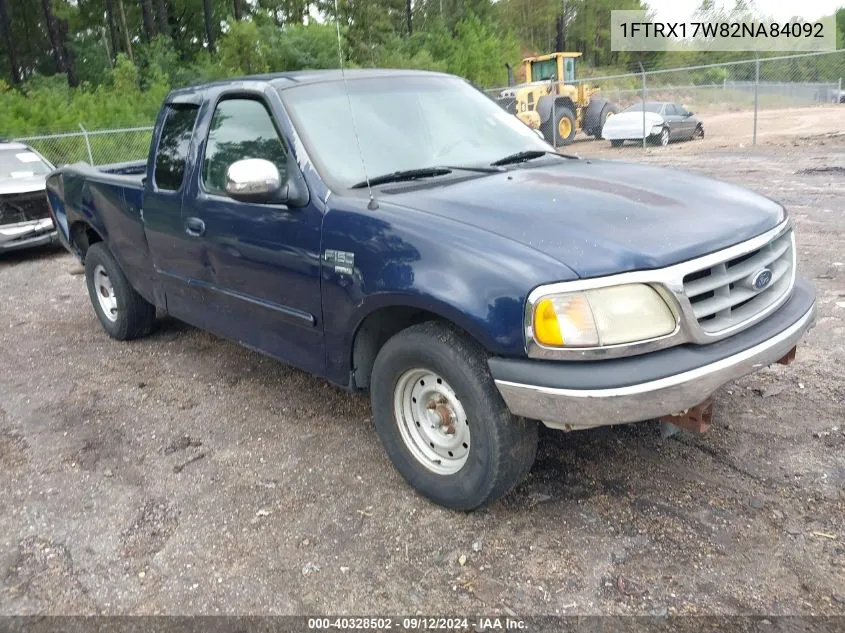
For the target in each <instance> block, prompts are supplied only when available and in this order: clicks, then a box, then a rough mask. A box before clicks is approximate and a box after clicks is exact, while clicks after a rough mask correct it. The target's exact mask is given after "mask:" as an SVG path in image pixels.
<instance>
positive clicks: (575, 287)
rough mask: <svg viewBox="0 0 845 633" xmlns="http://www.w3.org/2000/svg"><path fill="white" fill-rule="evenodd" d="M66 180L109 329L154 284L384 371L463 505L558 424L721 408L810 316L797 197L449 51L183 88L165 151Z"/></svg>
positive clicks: (204, 321) (346, 367) (409, 444)
mask: <svg viewBox="0 0 845 633" xmlns="http://www.w3.org/2000/svg"><path fill="white" fill-rule="evenodd" d="M47 187H48V197H49V202H50V206H51V212H52V214H53V216H54V219H55V222H56V226H57V227H58V228H59V233H60V239H61V240H62V241H63V243H64V244H65V246H66V247H67V248H68V249H69V250H70V251H71V252H72V253H75V254H76V255H77V256H78V257H79V258H80V260H82V261H83V262H84V265H85V272H86V279H87V287H88V292H89V294H90V298H91V303H92V304H93V307H94V311H95V312H96V314H97V316H98V318H99V321H100V322H101V324H102V326H103V327H104V328H105V330H106V332H108V334H109V335H111V336H112V337H114V338H116V339H131V338H133V337H138V336H141V335H144V334H146V333H148V332H150V330H151V328H152V326H153V321H154V318H155V315H156V309H157V308H158V309H160V310H162V311H166V312H167V313H168V314H170V315H172V316H173V317H175V318H177V319H179V320H182V321H185V322H188V323H190V324H193V325H195V326H197V327H199V328H203V329H205V330H208V331H210V332H214V333H217V334H219V335H221V336H223V337H228V338H231V339H234V340H236V341H238V342H240V343H242V344H243V345H246V346H248V347H251V348H254V349H256V350H258V351H260V352H262V353H264V354H268V355H270V356H272V357H274V358H277V359H279V360H281V361H283V362H285V363H288V364H291V365H294V366H296V367H299V368H301V369H303V370H305V371H307V372H310V373H313V374H317V375H319V376H322V377H324V378H325V379H326V380H328V381H329V382H331V383H334V384H336V385H340V386H341V387H344V388H346V389H348V390H351V391H356V392H357V391H368V392H369V395H370V399H371V404H372V409H373V419H374V424H375V428H376V431H377V434H378V436H379V438H380V439H381V441H382V443H383V445H384V448H385V450H386V452H387V454H388V455H389V457H390V459H391V460H392V461H393V463H394V465H395V466H396V468H397V469H398V470H399V471H400V472H401V473H402V475H403V476H404V477H405V478H406V479H407V480H408V482H409V483H410V484H411V485H412V486H413V487H414V488H416V489H417V490H418V491H419V492H421V493H422V494H423V495H425V496H426V497H428V498H429V499H432V500H433V501H435V502H437V503H439V504H442V505H444V506H447V507H451V508H456V509H464V510H470V509H474V508H478V507H480V506H483V505H485V504H488V503H490V502H491V501H493V500H495V499H497V498H498V497H500V496H501V495H503V494H504V493H505V492H507V491H508V490H509V489H511V488H512V487H513V486H514V485H516V484H517V483H518V482H519V481H520V480H522V479H523V478H524V477H525V475H526V474H527V473H528V472H529V470H530V468H531V465H532V462H533V460H534V456H535V451H536V447H537V441H538V424H539V423H544V424H546V425H547V426H550V427H552V428H559V429H565V430H575V429H586V428H591V427H596V426H601V425H611V424H620V423H628V422H636V421H640V420H647V419H654V418H663V419H664V420H670V421H674V422H676V424H677V426H680V427H686V428H692V429H697V430H700V429H703V428H704V427H705V426H706V425H707V423H708V422H709V414H710V411H711V410H712V409H711V405H710V402H711V399H710V398H711V396H712V394H713V393H714V392H715V391H716V390H717V389H718V388H719V387H720V386H721V385H723V384H725V383H726V382H729V381H731V380H733V379H735V378H738V377H740V376H743V375H746V374H748V373H751V372H753V371H755V370H758V369H760V368H762V367H765V366H767V365H770V364H773V363H776V362H778V361H780V362H784V363H786V362H788V361H790V360H791V359H792V358H793V357H794V351H795V347H796V344H797V343H798V341H799V339H800V338H801V337H802V335H803V334H804V333H805V331H807V330H808V329H809V328H810V327H811V325H812V324H813V321H814V318H815V297H814V291H813V289H812V288H811V286H810V285H809V284H808V283H807V282H805V281H803V280H802V279H800V278H799V277H797V276H796V247H795V237H794V234H793V227H792V225H791V223H790V219H789V217H788V215H787V212H786V211H785V210H784V208H783V207H782V206H781V205H780V204H778V203H776V202H774V201H772V200H770V199H768V198H765V197H763V196H761V195H758V194H755V193H752V192H750V191H747V190H745V189H742V188H740V187H738V186H734V185H730V184H726V183H721V182H716V181H713V180H709V179H707V178H703V177H700V176H695V175H691V174H686V173H682V172H680V171H674V170H666V169H658V168H654V167H649V166H645V165H638V164H626V163H623V162H608V161H600V160H583V159H579V158H577V157H572V156H567V155H563V154H559V153H556V152H555V151H554V150H553V148H552V147H550V146H549V145H547V144H546V143H545V142H544V141H543V140H542V139H540V138H538V137H537V135H536V134H535V133H534V131H532V130H530V129H529V128H528V127H526V126H524V125H523V124H522V123H521V122H519V121H518V120H517V119H516V118H514V117H512V116H510V115H508V114H507V113H505V112H504V111H502V110H501V109H500V108H499V107H498V106H497V105H496V104H495V103H494V102H493V101H491V100H490V99H488V98H487V97H485V96H484V95H483V94H482V93H480V92H479V91H477V90H476V89H475V88H473V87H472V86H471V85H470V84H468V83H467V82H465V81H464V80H462V79H459V78H457V77H453V76H449V75H444V74H439V73H428V72H419V71H405V70H391V71H386V70H384V71H378V70H357V71H348V72H346V74H345V75H343V73H339V72H338V71H319V72H317V71H315V72H301V73H290V74H276V75H267V76H259V77H247V78H242V79H237V80H231V81H224V82H220V83H214V84H210V85H205V86H200V87H194V88H188V89H180V90H175V91H173V92H172V93H171V94H170V95H169V96H168V97H167V99H166V101H165V103H164V105H163V107H162V110H161V113H160V115H159V117H158V120H157V122H156V125H155V130H154V133H153V141H152V145H151V148H150V156H149V160H148V162H147V163H146V164H142V163H136V164H133V163H130V164H124V165H120V166H117V167H114V166H112V167H110V168H108V169H99V170H98V169H95V168H93V167H90V166H88V165H77V166H69V167H64V168H61V169H58V170H56V171H54V172H53V173H52V174H51V175H50V176H49V178H48V185H47ZM667 416H668V417H667ZM338 431H339V432H342V430H341V429H338ZM352 450H354V449H352Z"/></svg>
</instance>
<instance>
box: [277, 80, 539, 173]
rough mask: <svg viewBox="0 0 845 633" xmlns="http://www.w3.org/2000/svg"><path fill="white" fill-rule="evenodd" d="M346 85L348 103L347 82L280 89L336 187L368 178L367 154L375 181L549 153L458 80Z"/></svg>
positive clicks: (533, 136)
mask: <svg viewBox="0 0 845 633" xmlns="http://www.w3.org/2000/svg"><path fill="white" fill-rule="evenodd" d="M347 84H348V86H349V97H348V98H347V95H346V92H345V90H344V84H343V82H342V81H328V82H321V83H314V84H305V85H302V86H296V87H293V88H284V89H282V90H280V94H281V96H282V100H283V101H284V103H285V106H286V108H287V110H288V113H289V115H290V117H291V119H293V122H294V123H295V125H296V128H297V131H298V132H299V134H300V136H301V137H302V140H303V142H304V143H305V146H306V148H307V149H308V152H309V154H310V155H311V158H312V159H313V160H314V162H315V163H316V166H317V169H318V171H319V172H320V174H321V175H322V177H323V178H324V179H325V180H326V181H327V182H328V183H329V184H330V185H332V186H333V187H340V188H347V187H350V186H351V185H353V184H355V183H359V182H361V181H363V180H364V179H365V174H364V166H363V165H362V156H361V154H363V164H364V165H366V172H367V175H368V176H370V177H377V176H381V175H383V174H389V173H393V172H397V171H404V170H409V169H424V168H429V167H433V166H440V165H448V166H451V167H460V166H479V165H489V163H491V162H492V161H495V160H497V159H500V158H502V157H503V156H507V155H510V154H513V153H515V152H521V151H526V150H541V151H549V150H550V149H551V148H550V147H549V146H548V145H547V144H546V143H545V142H544V141H543V140H541V139H540V138H539V137H538V136H537V134H536V133H535V132H534V131H533V130H531V129H530V128H529V127H527V126H526V125H524V124H523V123H522V122H520V121H519V120H518V119H517V118H516V117H514V116H513V115H511V114H508V113H507V112H505V111H504V110H502V109H501V108H500V107H499V106H498V105H497V104H496V103H495V102H493V101H492V100H491V99H489V98H487V97H485V96H484V95H483V94H482V93H481V92H479V91H478V90H476V89H475V88H473V87H472V86H470V85H469V84H467V83H466V82H464V81H463V80H460V79H457V78H454V77H446V76H438V75H430V76H425V75H419V76H404V77H367V78H363V79H359V78H355V79H349V80H348V81H347ZM350 104H351V108H352V112H353V113H354V119H353V116H351V114H350ZM353 121H354V128H353ZM353 129H354V130H355V131H357V133H358V138H359V139H360V143H361V153H359V151H358V144H357V142H356V140H355V134H354V132H353Z"/></svg>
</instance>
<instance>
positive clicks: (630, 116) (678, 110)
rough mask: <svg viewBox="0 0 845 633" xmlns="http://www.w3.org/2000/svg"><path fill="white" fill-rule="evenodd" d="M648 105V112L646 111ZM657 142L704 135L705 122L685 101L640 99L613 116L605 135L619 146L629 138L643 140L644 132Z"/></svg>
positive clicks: (605, 129) (648, 137) (607, 125)
mask: <svg viewBox="0 0 845 633" xmlns="http://www.w3.org/2000/svg"><path fill="white" fill-rule="evenodd" d="M643 109H645V112H643ZM644 133H645V137H646V140H648V142H649V143H652V144H653V145H668V144H669V142H670V141H678V140H682V139H693V138H703V137H704V123H702V122H701V119H699V118H698V117H696V116H695V115H694V114H693V113H692V112H689V111H687V109H686V108H684V107H683V106H682V105H679V104H677V103H672V102H665V101H647V102H646V103H645V108H643V104H642V103H637V104H634V105H632V106H631V107H629V108H626V109H625V110H623V111H622V112H620V113H619V114H614V115H613V116H612V117H609V118H608V119H607V121H606V122H605V124H604V127H603V128H602V138H603V139H605V140H608V141H610V144H611V145H612V146H613V147H619V146H621V145H622V143H624V142H625V141H640V142H642V139H643V134H644Z"/></svg>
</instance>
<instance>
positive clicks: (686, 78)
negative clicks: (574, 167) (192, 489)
mask: <svg viewBox="0 0 845 633" xmlns="http://www.w3.org/2000/svg"><path fill="white" fill-rule="evenodd" d="M843 79H845V50H838V51H832V52H828V53H813V54H803V55H791V56H778V57H767V58H757V59H748V60H744V61H738V62H727V63H720V64H707V65H700V66H689V67H684V68H673V69H665V70H650V71H646V70H643V71H642V72H639V73H627V74H616V75H601V74H596V76H590V77H584V78H581V79H579V80H578V81H576V82H574V84H573V85H575V86H577V85H578V84H581V83H583V84H584V85H585V87H589V88H595V89H598V90H599V92H600V97H601V98H602V99H606V100H607V101H609V102H610V103H611V104H613V105H614V106H615V108H616V109H617V110H618V111H620V112H621V111H623V110H624V109H626V108H629V107H633V108H636V109H637V110H641V109H642V108H643V104H644V103H645V102H647V101H657V102H674V103H677V104H679V105H681V106H682V107H683V108H686V109H687V110H690V111H693V112H694V113H695V114H696V115H697V116H699V117H700V118H701V119H703V120H704V122H705V127H709V128H711V129H713V131H715V132H716V133H717V134H718V135H720V136H723V137H725V138H726V139H730V140H734V141H737V142H739V143H744V142H746V141H747V142H749V143H750V144H752V145H753V144H756V142H757V136H758V132H760V131H761V128H765V129H764V130H763V131H764V132H766V133H774V134H779V135H785V136H789V135H794V134H799V133H800V132H802V131H809V132H810V133H812V130H807V126H806V125H803V123H802V124H801V125H792V124H790V123H789V120H790V119H789V117H786V118H784V119H783V120H782V121H780V122H779V121H778V114H777V113H778V112H779V111H791V110H793V109H796V108H813V107H815V108H818V109H819V111H818V112H819V115H820V116H823V117H827V120H826V121H824V122H823V125H821V126H820V127H819V131H823V130H824V129H827V128H829V129H830V130H833V131H843V130H845V90H843ZM543 83H545V85H547V86H548V88H549V89H551V88H552V83H551V82H550V81H549V82H541V83H540V84H538V85H542V84H543ZM486 93H487V95H488V96H490V97H491V98H493V99H494V100H496V101H497V102H498V103H499V104H500V105H501V106H502V107H503V108H505V109H506V110H508V111H511V112H516V111H517V110H523V111H524V110H530V109H532V108H536V107H537V104H536V103H533V102H526V101H525V100H522V99H519V98H518V97H519V86H511V87H502V88H495V89H491V90H487V91H486ZM837 105H840V106H841V110H840V109H838V108H836V107H835V106H837ZM555 107H556V109H555V111H553V112H552V117H553V119H552V120H557V118H555V117H557V116H558V115H559V114H560V113H559V111H558V110H557V107H559V106H555ZM763 113H767V114H766V116H765V117H763V116H762V114H763ZM787 114H789V113H788V112H787ZM725 115H729V116H725ZM708 119H711V120H712V122H713V123H714V125H711V126H708V125H707V120H708ZM723 122H724V123H725V125H724V127H720V126H721V124H722V123H723ZM585 125H589V126H591V127H592V128H593V129H591V130H589V131H590V132H593V133H595V132H599V134H598V136H599V137H600V136H601V133H600V130H597V129H595V128H596V126H595V124H594V122H587V121H586V120H585ZM553 127H554V126H549V125H545V126H541V130H544V131H546V132H549V131H550V132H552V133H553V134H554V136H555V137H557V130H555V129H552V128H553ZM579 131H580V132H582V133H583V130H579ZM650 131H651V130H650V129H649V130H646V131H645V132H646V135H649V133H650ZM638 133H639V135H640V138H639V140H640V141H641V140H642V134H643V132H642V131H639V132H638ZM547 138H548V133H547ZM550 140H551V139H550ZM649 140H653V139H652V138H649ZM555 144H556V145H561V144H562V143H561V142H557V143H555Z"/></svg>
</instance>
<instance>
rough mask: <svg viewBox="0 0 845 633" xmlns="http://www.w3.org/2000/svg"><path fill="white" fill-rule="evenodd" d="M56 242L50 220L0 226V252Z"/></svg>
mask: <svg viewBox="0 0 845 633" xmlns="http://www.w3.org/2000/svg"><path fill="white" fill-rule="evenodd" d="M56 241H58V233H57V231H56V227H55V226H54V225H53V220H52V219H51V218H44V219H41V220H30V221H28V222H17V223H15V224H0V252H2V251H12V250H18V249H21V248H32V247H35V246H42V245H44V244H51V243H53V242H56Z"/></svg>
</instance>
